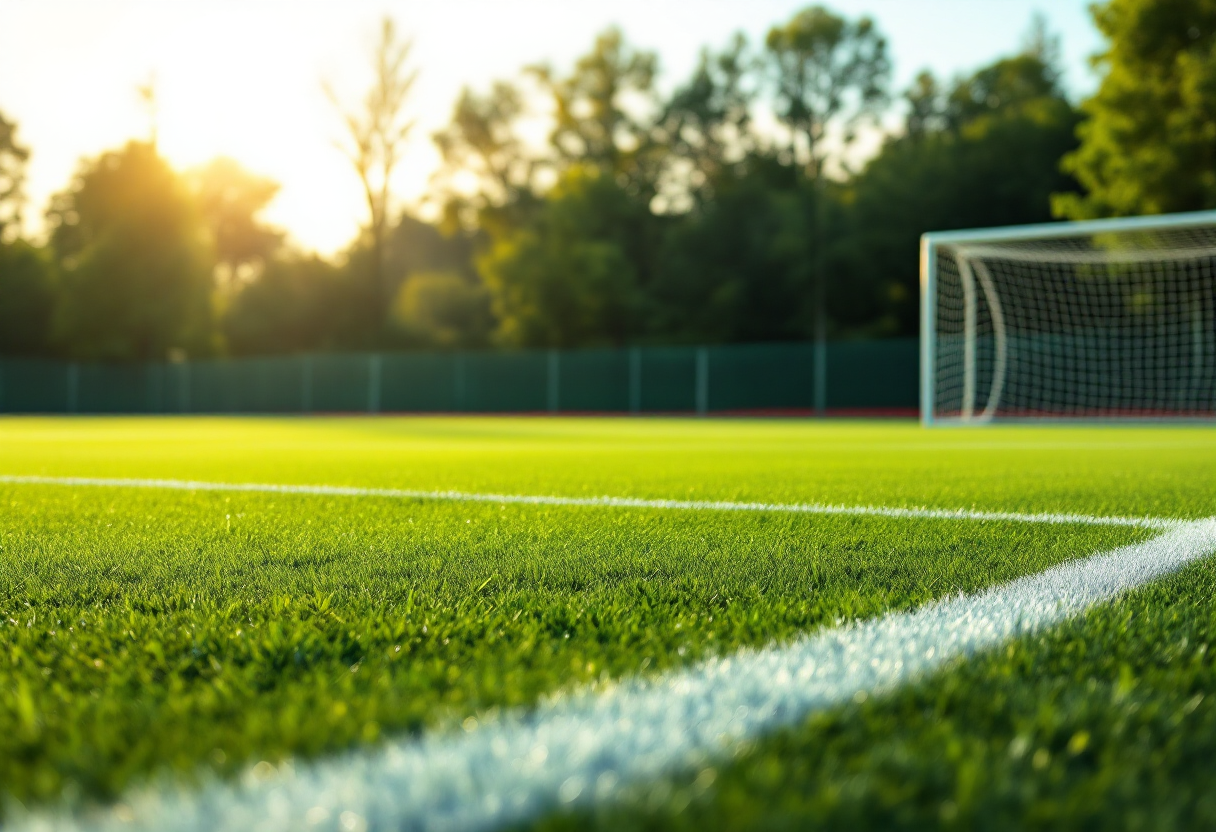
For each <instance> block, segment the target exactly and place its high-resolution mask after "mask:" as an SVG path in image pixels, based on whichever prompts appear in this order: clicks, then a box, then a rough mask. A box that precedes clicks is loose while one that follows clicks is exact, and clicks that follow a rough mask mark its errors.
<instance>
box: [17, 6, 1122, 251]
mask: <svg viewBox="0 0 1216 832" xmlns="http://www.w3.org/2000/svg"><path fill="white" fill-rule="evenodd" d="M1088 3H1089V0H828V2H826V3H825V5H827V6H828V7H829V8H831V9H832V10H833V11H835V12H837V13H838V14H843V15H845V16H847V17H856V16H859V15H861V14H868V15H870V16H871V17H873V18H874V19H875V20H876V21H877V23H878V25H879V28H880V29H881V30H882V31H883V32H884V34H886V36H887V37H888V40H889V42H890V48H891V55H892V59H893V63H894V78H893V81H894V84H893V88H894V89H895V90H897V91H898V90H902V89H904V88H906V87H907V86H908V84H909V82H910V81H911V79H912V78H913V77H914V76H915V75H916V74H917V73H918V72H919V71H921V70H922V69H929V70H931V71H933V72H934V73H935V74H937V75H939V76H942V77H947V78H948V77H951V76H953V75H956V74H959V73H963V72H967V71H969V70H973V69H976V68H978V67H979V66H982V65H984V64H985V63H988V62H990V61H992V60H993V59H995V58H998V57H1000V56H1002V55H1007V54H1010V53H1012V52H1014V51H1016V50H1017V49H1018V47H1019V46H1020V44H1021V42H1022V40H1023V37H1024V35H1025V33H1026V31H1027V29H1028V27H1029V25H1030V22H1031V20H1032V17H1033V16H1034V15H1035V14H1036V13H1041V14H1042V15H1043V16H1044V17H1045V19H1046V20H1047V23H1048V27H1049V29H1050V30H1051V31H1053V32H1054V33H1056V34H1057V35H1059V37H1060V39H1061V42H1062V47H1063V50H1062V51H1063V60H1064V67H1065V84H1066V86H1067V88H1068V90H1069V92H1070V93H1071V94H1072V95H1073V96H1074V97H1077V98H1080V97H1083V96H1084V95H1086V94H1088V93H1089V92H1091V91H1092V90H1093V89H1094V87H1095V86H1096V81H1097V79H1096V77H1095V76H1094V75H1093V73H1092V70H1090V68H1089V66H1088V62H1087V58H1088V56H1089V55H1091V54H1092V53H1094V52H1095V51H1097V50H1098V49H1099V48H1100V47H1101V45H1102V44H1101V39H1100V38H1099V36H1098V33H1097V32H1096V30H1095V29H1094V27H1093V24H1092V22H1091V20H1090V16H1089V13H1088ZM806 5H808V3H807V2H805V1H803V2H796V1H793V0H612V2H608V1H607V0H595V2H592V0H444V2H420V1H419V0H413V1H412V2H407V1H405V0H379V1H378V2H370V1H369V0H294V2H291V0H202V1H201V2H200V1H199V0H0V112H2V113H4V114H5V116H6V117H7V118H9V119H10V120H16V122H17V124H18V139H19V141H21V142H22V143H23V144H25V145H26V146H28V147H29V148H30V149H31V151H32V158H31V160H30V164H29V168H28V183H27V188H26V192H27V195H28V197H29V205H28V209H27V215H29V218H28V220H27V226H28V228H27V230H28V231H31V232H34V233H37V232H38V230H39V229H40V226H41V221H40V217H41V214H42V212H43V210H44V209H45V207H46V204H47V200H48V199H49V197H50V195H51V194H53V193H54V192H56V191H59V190H62V189H63V188H64V187H65V186H66V185H67V183H68V182H69V180H70V178H71V175H72V173H73V171H74V170H75V169H76V167H77V165H78V163H79V160H80V159H81V158H82V157H92V156H96V155H97V154H99V153H101V152H103V151H105V150H107V149H111V148H115V147H119V146H121V145H122V144H123V143H124V142H125V141H127V140H128V139H130V138H146V137H147V136H148V135H149V133H150V119H149V116H148V113H147V109H146V107H144V105H143V104H142V103H141V101H140V98H139V96H138V94H137V92H136V88H137V87H138V86H140V85H142V84H147V83H148V81H149V79H150V78H154V79H155V87H156V91H157V99H158V107H159V114H158V117H157V122H158V141H159V147H160V149H161V151H162V152H163V153H164V155H165V156H166V157H167V158H168V159H169V161H170V162H171V163H172V164H174V165H175V166H176V167H178V168H179V169H186V168H189V167H192V166H195V165H199V164H201V163H203V162H206V161H208V160H209V159H211V158H214V157H216V156H219V155H226V156H231V157H233V158H235V159H236V160H237V161H239V162H240V163H241V164H242V165H244V166H245V167H246V168H248V169H249V170H251V171H253V172H255V173H257V174H260V175H264V176H268V177H270V178H272V179H274V180H275V181H277V182H279V183H280V185H281V186H282V189H281V191H280V192H279V195H278V196H277V197H276V198H275V201H274V202H273V203H272V204H271V205H270V206H269V208H268V210H267V213H266V218H267V219H268V220H269V221H271V222H273V223H275V224H277V225H279V226H280V227H282V228H284V229H286V230H287V231H288V233H289V235H290V237H291V239H292V240H293V241H294V242H295V243H296V244H297V245H299V246H300V247H302V248H304V249H309V250H315V251H317V252H319V253H322V254H331V253H333V252H335V251H338V250H340V249H341V248H342V247H344V246H345V245H346V244H347V243H348V242H349V241H350V240H351V239H352V238H353V237H354V235H355V233H356V230H357V228H358V226H359V223H360V221H361V219H362V218H363V215H364V214H365V212H366V208H365V206H364V204H363V202H362V196H361V191H360V189H359V187H358V184H357V180H356V179H355V177H354V174H353V172H352V170H351V169H350V167H349V163H348V162H347V161H346V160H345V158H344V157H343V156H342V154H341V153H340V151H339V150H338V149H337V148H336V146H335V142H336V141H338V140H340V139H341V137H342V131H341V124H340V122H339V120H338V115H337V112H336V111H335V109H334V107H333V105H332V104H331V103H330V101H329V100H328V99H327V98H326V97H325V95H324V93H323V91H322V86H323V84H324V83H328V84H330V85H331V86H332V87H333V88H334V89H335V90H336V91H337V93H338V94H339V96H340V97H342V98H344V99H345V100H349V101H355V100H357V98H358V96H359V95H360V93H361V92H362V90H363V89H365V88H366V86H367V84H368V83H369V82H370V69H369V67H368V58H369V55H370V52H371V49H372V46H373V44H374V42H375V39H376V36H377V33H378V23H379V20H380V19H381V18H382V17H383V16H384V15H386V14H388V15H391V16H392V17H393V18H394V19H395V20H396V21H397V24H398V26H399V27H400V28H401V29H402V30H403V31H405V32H407V33H409V34H410V35H411V36H412V37H413V39H414V43H415V47H414V53H413V55H414V63H415V65H416V67H417V68H418V69H419V72H420V74H419V79H418V82H417V87H416V94H415V97H414V101H413V105H412V111H413V115H414V117H415V118H416V120H417V128H416V129H415V131H414V134H413V137H412V139H411V144H410V146H409V149H408V152H407V154H406V160H405V162H404V164H403V165H402V167H401V170H400V172H399V174H398V176H397V177H396V178H395V180H394V191H395V193H396V194H397V195H398V196H399V198H400V200H401V202H402V204H403V205H408V204H410V203H411V202H416V201H417V200H418V198H419V197H420V196H421V194H422V193H423V192H424V190H425V188H426V184H427V181H428V178H429V176H430V175H431V173H432V172H433V171H434V169H435V167H436V165H437V164H438V155H437V153H436V152H435V149H434V146H433V144H432V142H431V140H430V136H431V134H432V133H434V132H435V131H436V130H438V129H440V128H441V127H443V125H444V124H445V123H446V122H447V120H448V117H449V116H450V113H451V108H452V104H453V102H454V101H455V98H456V96H457V94H458V92H459V91H460V89H461V87H463V86H466V85H468V86H472V87H474V88H475V89H485V88H486V87H488V85H489V83H490V82H491V81H492V80H494V79H497V78H510V77H513V76H515V75H516V74H517V73H518V71H519V69H520V68H521V67H522V66H525V65H529V64H535V63H541V62H548V63H550V64H552V65H553V66H554V67H556V68H557V69H558V70H563V69H566V68H568V67H569V66H570V65H571V64H572V63H573V61H574V59H575V58H577V57H578V56H579V55H581V54H583V53H585V52H586V51H587V50H588V49H589V47H590V46H591V44H592V41H593V39H594V37H595V35H596V34H597V33H598V32H600V31H602V30H603V29H604V28H606V27H608V26H610V25H616V26H619V27H620V28H621V29H622V30H623V31H624V33H625V36H626V38H627V39H628V40H629V41H630V42H631V43H632V44H634V45H635V46H637V47H640V48H644V49H650V50H653V51H655V52H657V53H658V55H659V60H660V67H661V70H662V74H661V76H660V81H659V83H660V87H661V88H663V89H671V88H672V87H674V86H676V85H678V84H679V83H680V82H681V81H682V80H683V79H685V78H686V77H687V76H688V75H689V74H690V73H691V71H692V69H693V67H694V65H695V62H696V58H697V54H698V51H699V50H700V49H701V47H702V46H706V45H709V46H715V47H720V46H722V45H724V44H725V43H726V42H727V40H728V39H729V37H730V36H731V34H732V33H733V32H735V31H739V30H742V31H744V32H745V33H746V34H747V35H748V36H749V38H750V39H751V40H752V42H753V43H756V42H759V41H760V40H762V38H763V36H764V33H765V32H766V31H767V29H768V28H769V27H770V26H772V25H773V24H775V23H778V22H782V21H784V20H787V19H788V18H789V17H791V16H792V15H793V14H794V13H795V12H797V11H798V10H799V9H801V8H803V7H804V6H806Z"/></svg>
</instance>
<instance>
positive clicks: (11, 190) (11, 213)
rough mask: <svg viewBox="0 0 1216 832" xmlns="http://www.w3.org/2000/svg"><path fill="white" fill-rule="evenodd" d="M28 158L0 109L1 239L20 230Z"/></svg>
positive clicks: (14, 130)
mask: <svg viewBox="0 0 1216 832" xmlns="http://www.w3.org/2000/svg"><path fill="white" fill-rule="evenodd" d="M29 158H30V152H29V149H28V148H25V147H23V146H21V145H20V144H18V143H17V124H16V122H12V121H8V120H6V119H5V118H4V114H3V113H0V243H3V242H4V241H5V239H6V237H7V236H8V235H13V234H20V233H21V209H22V207H23V206H24V203H25V193H24V185H25V163H26V162H27V161H29Z"/></svg>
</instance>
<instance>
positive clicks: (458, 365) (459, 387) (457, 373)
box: [452, 352, 464, 413]
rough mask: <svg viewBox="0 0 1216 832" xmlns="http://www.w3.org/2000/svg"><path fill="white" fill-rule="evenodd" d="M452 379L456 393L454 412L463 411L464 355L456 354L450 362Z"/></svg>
mask: <svg viewBox="0 0 1216 832" xmlns="http://www.w3.org/2000/svg"><path fill="white" fill-rule="evenodd" d="M452 372H453V374H454V377H453V379H452V381H453V384H454V386H455V392H456V411H457V412H458V413H459V412H463V411H464V354H463V353H459V352H458V353H456V354H455V355H454V356H453V360H452Z"/></svg>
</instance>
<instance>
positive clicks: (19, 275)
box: [0, 240, 55, 355]
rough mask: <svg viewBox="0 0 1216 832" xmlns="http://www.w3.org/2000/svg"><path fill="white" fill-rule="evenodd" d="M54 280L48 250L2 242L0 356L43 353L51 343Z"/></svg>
mask: <svg viewBox="0 0 1216 832" xmlns="http://www.w3.org/2000/svg"><path fill="white" fill-rule="evenodd" d="M54 308H55V281H54V278H53V273H52V269H51V263H50V258H49V257H48V256H47V252H46V251H44V250H42V249H38V248H35V247H34V246H32V245H30V244H29V243H25V242H22V241H20V240H18V241H16V242H12V243H3V242H0V355H40V354H44V353H46V352H47V351H48V350H49V349H50V346H51V315H52V313H53V312H54Z"/></svg>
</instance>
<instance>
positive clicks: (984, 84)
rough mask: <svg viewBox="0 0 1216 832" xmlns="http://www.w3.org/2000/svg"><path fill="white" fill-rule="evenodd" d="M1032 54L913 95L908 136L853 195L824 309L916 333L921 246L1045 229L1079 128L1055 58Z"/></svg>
mask: <svg viewBox="0 0 1216 832" xmlns="http://www.w3.org/2000/svg"><path fill="white" fill-rule="evenodd" d="M1042 42H1043V40H1042V38H1033V37H1032V38H1031V39H1030V41H1029V43H1028V44H1027V47H1026V50H1025V51H1023V52H1022V53H1021V54H1019V55H1015V56H1012V57H1009V58H1004V59H1001V60H998V61H995V62H993V63H992V64H990V65H989V66H987V67H983V68H981V69H979V70H978V71H976V72H975V73H973V74H972V75H970V76H967V77H964V78H960V79H958V80H957V81H955V82H954V83H953V84H951V85H949V86H948V87H946V86H943V85H941V84H939V83H938V82H937V81H936V80H935V79H934V78H933V77H932V76H930V75H927V74H924V75H922V76H920V77H919V78H918V79H917V80H916V82H915V83H914V84H913V87H912V88H911V89H910V90H909V91H908V92H907V96H908V98H909V107H908V114H907V120H906V122H905V128H904V131H903V133H902V135H899V136H895V137H893V138H891V139H889V140H888V141H887V142H886V143H885V144H884V145H883V147H882V149H881V151H880V152H879V153H878V155H877V156H876V157H874V158H873V159H872V160H870V162H869V163H867V165H866V166H865V168H864V169H863V170H862V171H861V172H860V173H858V174H857V175H856V176H855V177H854V178H853V180H852V182H851V183H850V184H849V187H848V215H849V219H848V223H847V227H848V229H849V230H848V233H847V234H845V235H843V236H842V239H840V240H839V241H838V242H837V245H836V253H835V255H834V256H835V257H837V258H838V263H839V265H838V266H837V267H836V269H834V271H835V272H836V273H839V274H847V275H849V279H848V280H843V281H842V280H838V281H835V282H834V283H833V284H832V286H831V287H830V290H829V296H828V299H827V300H828V305H829V306H830V307H831V308H832V310H833V318H834V319H835V320H836V322H837V324H838V325H840V326H843V327H846V328H848V329H850V330H851V331H854V332H857V333H865V334H871V335H893V334H902V335H912V334H915V333H916V331H917V328H918V323H919V322H918V315H917V311H918V310H917V282H918V270H917V263H918V250H919V239H920V235H921V234H923V233H924V232H926V231H935V230H944V229H957V228H974V227H987V226H999V225H1015V224H1021V223H1030V222H1045V221H1047V220H1049V219H1050V218H1051V194H1053V193H1057V192H1062V191H1068V190H1071V189H1074V188H1075V184H1076V183H1075V182H1074V181H1073V180H1072V179H1071V178H1070V177H1069V176H1068V175H1067V174H1065V173H1062V172H1061V171H1060V169H1059V159H1060V158H1061V157H1062V156H1063V155H1064V154H1066V153H1067V152H1069V151H1070V150H1072V149H1073V148H1075V147H1076V138H1075V136H1074V133H1075V130H1076V125H1077V122H1078V120H1079V117H1078V114H1077V112H1076V110H1075V109H1074V108H1073V107H1072V105H1071V104H1070V103H1069V101H1068V99H1067V97H1066V96H1065V94H1064V91H1063V90H1062V89H1061V87H1060V84H1059V71H1058V66H1057V64H1056V63H1055V60H1056V58H1055V57H1054V54H1055V53H1054V50H1053V49H1050V48H1040V46H1039V45H1038V44H1041V43H1042Z"/></svg>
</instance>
